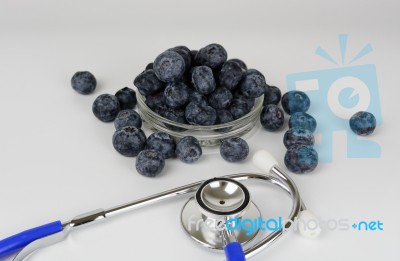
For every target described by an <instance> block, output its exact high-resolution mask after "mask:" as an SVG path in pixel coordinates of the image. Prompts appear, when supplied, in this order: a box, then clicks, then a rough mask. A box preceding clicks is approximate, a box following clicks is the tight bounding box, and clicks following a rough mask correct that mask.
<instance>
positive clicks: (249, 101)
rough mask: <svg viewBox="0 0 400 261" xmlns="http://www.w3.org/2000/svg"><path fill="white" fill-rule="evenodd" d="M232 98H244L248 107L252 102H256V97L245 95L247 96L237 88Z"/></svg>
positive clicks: (252, 105)
mask: <svg viewBox="0 0 400 261" xmlns="http://www.w3.org/2000/svg"><path fill="white" fill-rule="evenodd" d="M233 98H234V99H242V100H244V101H245V102H246V103H247V107H249V109H251V108H253V107H254V104H255V102H256V98H250V97H247V96H245V95H243V93H242V92H241V91H240V90H239V89H237V90H236V91H235V92H234V94H233Z"/></svg>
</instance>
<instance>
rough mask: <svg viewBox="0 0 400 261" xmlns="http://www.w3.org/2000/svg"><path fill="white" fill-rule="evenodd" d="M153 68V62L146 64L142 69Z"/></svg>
mask: <svg viewBox="0 0 400 261" xmlns="http://www.w3.org/2000/svg"><path fill="white" fill-rule="evenodd" d="M150 69H153V63H149V64H147V65H146V68H145V69H144V70H145V71H147V70H150Z"/></svg>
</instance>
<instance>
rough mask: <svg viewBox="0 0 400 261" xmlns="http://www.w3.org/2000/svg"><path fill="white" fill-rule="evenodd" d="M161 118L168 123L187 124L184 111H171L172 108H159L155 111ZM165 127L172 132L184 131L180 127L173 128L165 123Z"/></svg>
mask: <svg viewBox="0 0 400 261" xmlns="http://www.w3.org/2000/svg"><path fill="white" fill-rule="evenodd" d="M156 112H157V113H158V114H159V115H160V116H161V117H164V118H166V119H168V120H170V121H173V122H176V123H180V124H187V122H186V118H185V111H184V110H180V109H172V108H168V107H165V108H159V109H158V110H157V111H156ZM165 127H167V128H168V129H170V130H173V131H179V132H182V131H185V130H186V129H184V128H181V127H177V126H173V125H171V124H168V123H165Z"/></svg>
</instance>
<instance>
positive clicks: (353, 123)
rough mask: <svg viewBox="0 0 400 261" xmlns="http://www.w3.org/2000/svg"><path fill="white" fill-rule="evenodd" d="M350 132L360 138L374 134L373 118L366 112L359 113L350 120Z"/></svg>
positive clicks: (374, 121)
mask: <svg viewBox="0 0 400 261" xmlns="http://www.w3.org/2000/svg"><path fill="white" fill-rule="evenodd" d="M350 128H351V130H352V131H353V132H354V133H355V134H357V135H361V136H366V135H369V134H371V133H373V132H374V130H375V128H376V119H375V116H374V115H373V114H372V113H370V112H366V111H359V112H357V113H356V114H354V115H353V116H351V118H350Z"/></svg>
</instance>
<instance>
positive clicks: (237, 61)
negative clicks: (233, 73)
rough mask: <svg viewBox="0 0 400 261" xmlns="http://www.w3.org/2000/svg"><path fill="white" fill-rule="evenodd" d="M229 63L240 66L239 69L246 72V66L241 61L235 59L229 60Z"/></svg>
mask: <svg viewBox="0 0 400 261" xmlns="http://www.w3.org/2000/svg"><path fill="white" fill-rule="evenodd" d="M229 61H231V62H235V63H237V64H238V65H239V66H240V68H242V70H243V71H246V70H247V65H246V64H245V63H244V62H243V61H242V60H240V59H237V58H235V59H229V60H228V62H229Z"/></svg>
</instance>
